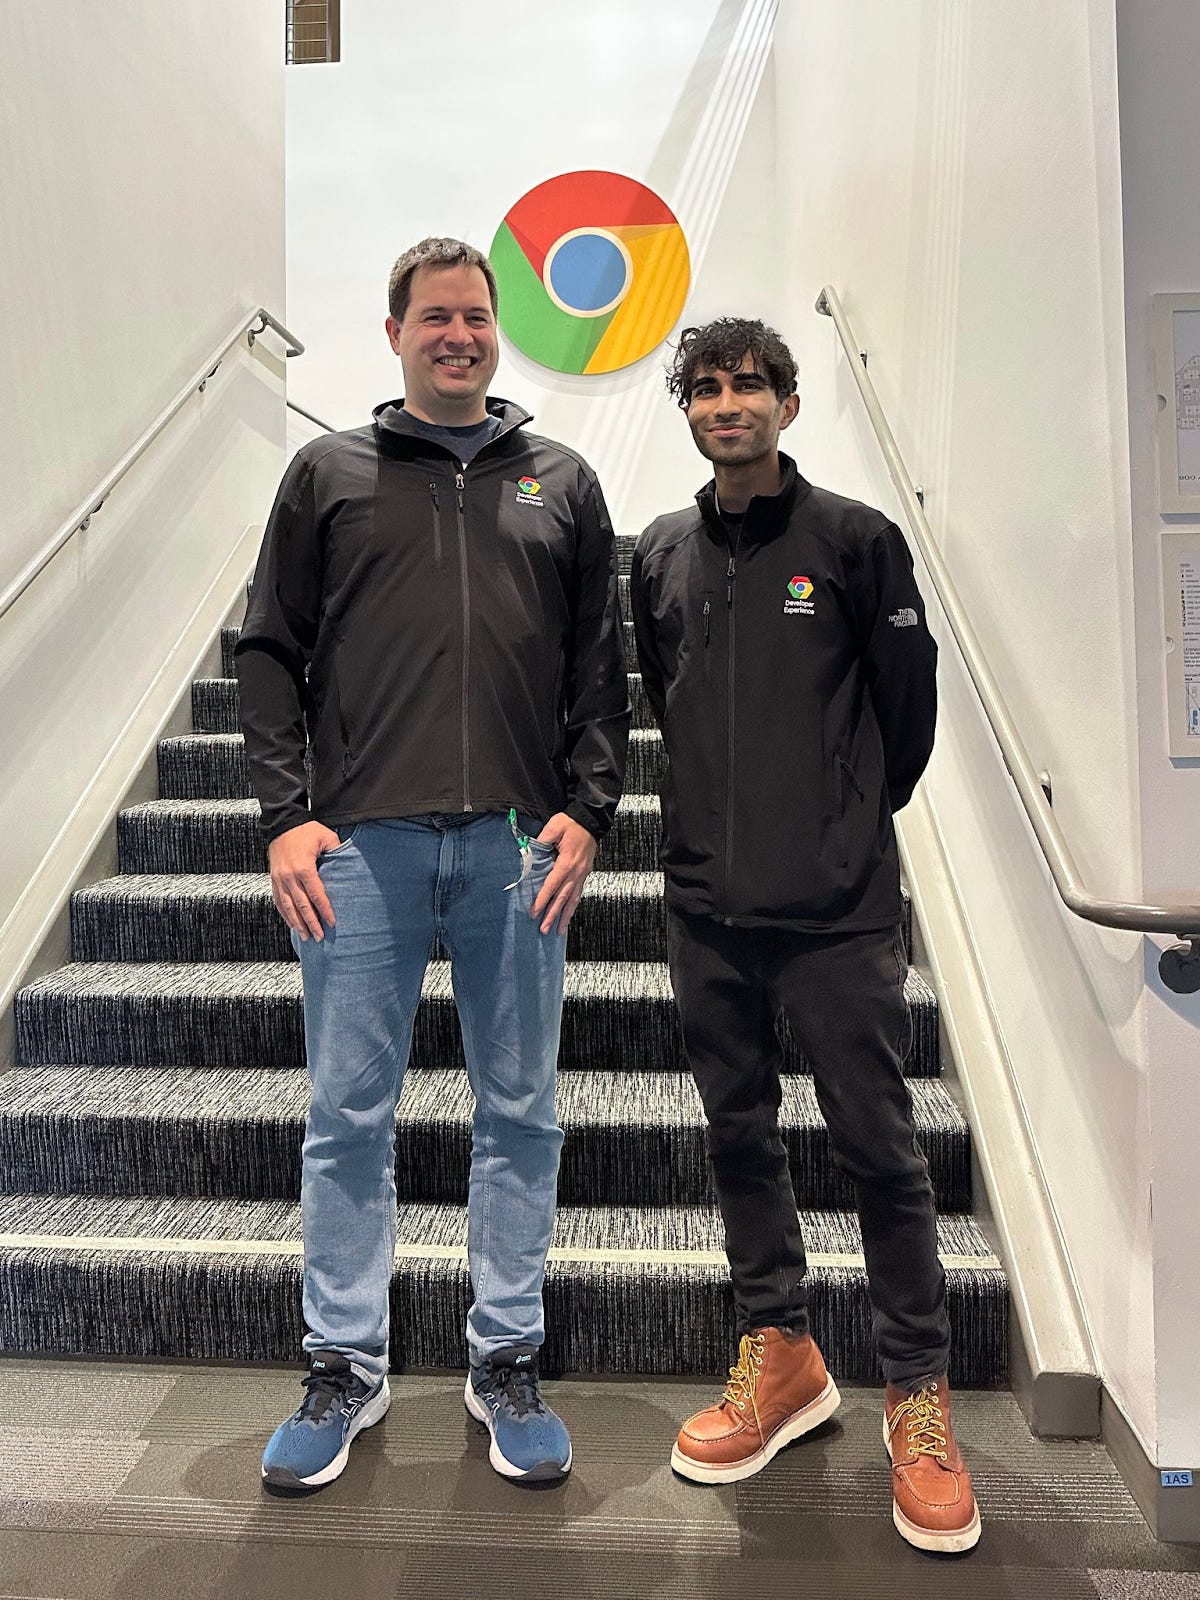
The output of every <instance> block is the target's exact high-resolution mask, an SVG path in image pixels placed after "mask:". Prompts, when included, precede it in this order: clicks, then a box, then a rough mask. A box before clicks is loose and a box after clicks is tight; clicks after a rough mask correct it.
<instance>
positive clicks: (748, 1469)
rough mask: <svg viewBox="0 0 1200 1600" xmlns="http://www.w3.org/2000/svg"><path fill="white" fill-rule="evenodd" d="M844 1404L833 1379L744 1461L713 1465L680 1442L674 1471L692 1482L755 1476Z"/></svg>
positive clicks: (673, 1461)
mask: <svg viewBox="0 0 1200 1600" xmlns="http://www.w3.org/2000/svg"><path fill="white" fill-rule="evenodd" d="M841 1403H842V1397H841V1395H840V1394H839V1393H838V1390H837V1384H836V1383H834V1381H833V1379H832V1378H830V1380H829V1382H828V1383H827V1384H826V1385H825V1387H824V1389H822V1391H821V1393H820V1394H819V1395H818V1396H817V1398H816V1399H815V1400H811V1401H809V1403H808V1405H806V1406H805V1407H804V1409H803V1410H802V1411H796V1412H793V1414H792V1415H791V1416H790V1417H789V1418H788V1420H787V1421H786V1422H785V1423H783V1424H781V1426H780V1427H778V1428H777V1429H776V1430H775V1432H774V1433H773V1434H772V1435H771V1437H770V1438H769V1439H768V1440H767V1442H766V1444H764V1445H763V1447H762V1449H761V1450H758V1451H756V1452H755V1453H754V1455H752V1456H747V1457H746V1459H745V1460H744V1461H738V1462H736V1463H734V1464H733V1465H731V1466H720V1467H710V1466H707V1465H705V1464H704V1463H703V1462H701V1461H693V1460H692V1458H691V1457H690V1456H686V1455H684V1454H683V1452H682V1451H681V1450H680V1448H679V1446H678V1444H677V1445H676V1446H675V1448H674V1449H673V1450H672V1451H671V1467H672V1470H673V1471H675V1472H677V1473H678V1474H679V1475H680V1477H681V1478H690V1479H691V1480H692V1482H693V1483H737V1482H739V1481H740V1480H741V1479H742V1478H752V1477H753V1476H754V1474H755V1473H756V1472H761V1471H762V1469H763V1468H764V1467H765V1466H766V1465H767V1463H768V1462H769V1461H770V1460H771V1459H772V1458H773V1457H774V1456H776V1455H778V1453H779V1452H780V1451H781V1450H782V1449H783V1447H784V1445H786V1444H791V1443H792V1441H793V1440H794V1439H800V1438H803V1436H804V1435H805V1434H806V1433H811V1432H812V1430H813V1429H814V1428H818V1427H820V1425H821V1423H822V1422H827V1421H828V1420H829V1418H830V1417H831V1416H832V1415H833V1413H834V1412H835V1411H836V1410H837V1408H838V1407H839V1406H840V1405H841Z"/></svg>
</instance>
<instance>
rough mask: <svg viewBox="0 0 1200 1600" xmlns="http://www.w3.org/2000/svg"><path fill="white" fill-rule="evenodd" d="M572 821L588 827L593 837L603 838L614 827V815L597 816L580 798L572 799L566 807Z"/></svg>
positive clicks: (582, 826)
mask: <svg viewBox="0 0 1200 1600" xmlns="http://www.w3.org/2000/svg"><path fill="white" fill-rule="evenodd" d="M564 809H565V811H566V814H567V816H568V817H570V819H571V821H572V822H577V823H578V824H579V826H580V827H581V828H586V829H587V831H588V832H589V833H590V834H591V836H592V838H593V839H603V837H604V835H605V834H606V833H607V832H608V830H609V829H610V828H611V827H612V817H611V816H608V815H605V816H601V817H597V816H596V814H595V813H594V812H592V811H589V810H588V808H587V807H586V806H585V805H583V804H582V803H581V802H580V801H578V800H572V801H570V802H569V803H568V804H567V806H566V807H565V808H564Z"/></svg>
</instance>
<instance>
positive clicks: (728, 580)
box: [725, 556, 737, 606]
mask: <svg viewBox="0 0 1200 1600" xmlns="http://www.w3.org/2000/svg"><path fill="white" fill-rule="evenodd" d="M736 576H737V572H736V570H735V568H734V565H733V557H732V556H730V558H729V569H728V571H727V572H726V574H725V604H726V605H727V606H731V605H732V604H733V580H734V578H735V577H736Z"/></svg>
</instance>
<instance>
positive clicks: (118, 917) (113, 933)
mask: <svg viewBox="0 0 1200 1600" xmlns="http://www.w3.org/2000/svg"><path fill="white" fill-rule="evenodd" d="M911 924H912V910H911V906H910V904H909V902H908V899H907V898H906V899H905V901H904V905H903V911H902V933H903V938H904V949H905V953H906V954H909V953H910V951H911ZM71 952H72V959H73V960H75V961H292V960H295V951H294V950H293V949H292V942H291V938H290V936H289V933H288V930H287V927H286V925H285V924H284V922H283V919H282V918H281V917H280V916H279V914H278V913H277V912H276V910H275V907H274V905H273V903H272V901H271V896H270V892H269V890H268V887H267V883H266V879H265V877H264V880H263V887H262V890H261V892H260V893H257V894H255V895H253V896H250V895H245V894H238V895H230V896H228V897H222V896H221V895H220V894H219V893H217V894H213V895H210V896H208V897H206V898H203V899H201V898H193V897H191V896H184V895H164V896H163V897H162V898H161V899H159V898H156V899H154V900H153V901H150V902H137V903H136V904H135V903H130V904H125V905H122V906H120V907H114V906H113V904H112V902H111V901H109V900H107V899H101V898H94V897H93V896H92V895H91V894H89V893H88V892H86V891H85V892H83V893H80V894H76V895H74V896H73V897H72V900H71ZM432 959H433V960H434V961H443V960H445V959H446V953H445V951H444V950H443V949H442V948H441V944H440V941H435V943H434V947H433V956H432ZM567 959H568V960H570V961H665V960H666V959H667V935H666V917H665V912H664V908H663V903H662V900H661V899H659V898H655V897H651V896H639V897H636V898H635V897H627V898H625V897H623V898H620V899H617V898H614V897H610V896H607V895H596V894H586V893H585V895H584V897H583V899H582V900H581V901H580V903H579V909H578V910H577V911H576V913H575V915H574V917H573V918H572V919H571V926H570V929H569V930H568V933H567Z"/></svg>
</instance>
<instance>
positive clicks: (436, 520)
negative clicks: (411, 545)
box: [429, 479, 442, 567]
mask: <svg viewBox="0 0 1200 1600" xmlns="http://www.w3.org/2000/svg"><path fill="white" fill-rule="evenodd" d="M429 493H430V495H431V496H432V499H433V561H434V565H435V566H438V567H440V566H441V564H442V508H441V506H440V504H439V502H438V490H437V484H436V483H434V482H433V481H432V479H431V480H430V484H429Z"/></svg>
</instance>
